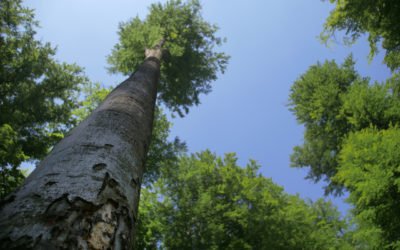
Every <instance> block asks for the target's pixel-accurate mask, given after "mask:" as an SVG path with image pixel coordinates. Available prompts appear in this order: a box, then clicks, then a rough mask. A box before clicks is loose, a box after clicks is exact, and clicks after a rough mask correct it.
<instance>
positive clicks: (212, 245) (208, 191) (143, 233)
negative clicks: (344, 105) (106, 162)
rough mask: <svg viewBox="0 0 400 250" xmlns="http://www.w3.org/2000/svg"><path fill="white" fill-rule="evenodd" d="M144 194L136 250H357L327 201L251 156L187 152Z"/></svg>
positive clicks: (343, 223)
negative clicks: (270, 173)
mask: <svg viewBox="0 0 400 250" xmlns="http://www.w3.org/2000/svg"><path fill="white" fill-rule="evenodd" d="M174 168H176V171H171V172H169V173H166V174H164V175H162V177H161V178H160V179H159V180H158V181H157V182H156V183H155V185H154V186H153V187H152V188H150V189H146V191H144V192H143V198H144V199H143V200H142V201H143V202H141V203H140V209H139V211H140V212H139V226H138V228H139V231H138V235H139V236H140V237H138V246H137V248H136V249H157V248H160V249H164V248H165V249H352V248H350V244H349V243H348V242H347V239H346V237H345V236H344V232H345V230H346V227H347V224H346V222H345V221H343V220H342V219H340V216H339V212H338V211H337V210H336V209H335V208H334V207H333V206H332V204H331V203H329V202H324V201H323V200H318V201H316V202H305V201H303V200H301V199H300V198H299V197H298V196H293V195H288V194H286V193H284V191H283V189H282V188H281V187H279V186H277V185H276V184H274V183H273V182H272V181H271V180H270V179H267V178H265V177H263V176H261V175H259V174H258V173H257V172H258V169H259V166H258V165H257V164H256V163H255V161H250V162H249V164H248V165H247V166H246V167H245V168H241V167H240V166H238V165H237V159H236V156H235V154H226V155H225V157H224V158H220V157H217V156H216V155H215V154H212V153H210V152H209V151H204V152H200V153H197V154H193V155H190V156H183V157H181V158H180V160H179V161H178V163H177V166H176V167H174Z"/></svg>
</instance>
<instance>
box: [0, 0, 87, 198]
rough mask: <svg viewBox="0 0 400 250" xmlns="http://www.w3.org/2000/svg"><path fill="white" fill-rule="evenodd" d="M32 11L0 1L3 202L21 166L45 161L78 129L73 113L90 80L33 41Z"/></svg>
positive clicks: (17, 180) (0, 172)
mask: <svg viewBox="0 0 400 250" xmlns="http://www.w3.org/2000/svg"><path fill="white" fill-rule="evenodd" d="M36 26H37V24H36V22H35V21H34V15H33V12H32V10H29V9H26V8H24V7H22V6H21V0H2V1H1V2H0V114H1V116H0V197H3V196H4V195H6V194H7V193H9V192H10V191H11V190H12V189H14V188H15V187H16V186H17V185H19V183H20V182H21V181H22V179H23V175H22V172H21V171H20V170H19V166H20V164H21V163H22V162H23V161H26V160H37V159H41V158H43V157H44V156H45V155H46V154H47V153H48V151H49V148H50V147H51V146H52V145H53V144H54V143H55V142H57V141H58V140H59V139H60V138H62V136H63V133H64V132H65V131H67V130H68V129H69V128H70V127H71V126H73V125H74V124H75V120H74V118H73V116H71V111H72V110H73V109H74V108H75V107H76V106H77V94H78V91H79V89H80V87H81V86H82V84H85V83H86V82H87V79H86V78H85V77H84V76H83V75H82V73H81V69H80V68H79V67H78V66H76V65H70V64H65V63H59V62H57V61H56V60H55V59H54V58H53V56H54V53H55V49H53V48H52V47H51V46H50V45H49V44H48V43H46V44H42V43H41V42H40V41H37V40H35V38H34V35H35V30H34V29H35V27H36Z"/></svg>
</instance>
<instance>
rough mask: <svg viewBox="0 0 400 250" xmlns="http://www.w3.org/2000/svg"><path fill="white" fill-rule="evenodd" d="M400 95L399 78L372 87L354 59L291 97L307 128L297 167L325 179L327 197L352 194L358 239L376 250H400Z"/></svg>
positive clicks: (316, 74) (327, 67)
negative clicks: (356, 66) (344, 191)
mask: <svg viewBox="0 0 400 250" xmlns="http://www.w3.org/2000/svg"><path fill="white" fill-rule="evenodd" d="M399 90H400V77H399V75H398V74H394V75H393V76H392V77H391V78H389V79H388V80H387V81H386V82H383V83H370V81H369V79H368V78H362V77H360V76H359V75H358V74H357V73H356V72H355V71H354V62H353V61H352V59H351V57H350V58H348V59H347V60H346V61H345V63H344V64H342V65H337V64H336V63H335V62H334V61H330V62H325V63H324V64H317V65H314V66H312V67H310V69H309V70H308V71H307V72H306V73H305V74H303V75H302V76H301V77H300V78H299V79H298V80H297V81H296V82H295V83H294V85H293V86H292V89H291V94H290V100H291V104H290V105H291V110H292V111H293V112H294V114H295V115H296V117H297V119H298V121H299V122H300V123H302V124H304V126H305V134H304V144H303V145H301V146H297V147H296V148H295V149H294V153H293V155H292V164H293V166H296V167H310V173H309V178H312V179H314V180H316V181H317V180H319V179H320V178H323V177H324V178H325V179H326V180H327V181H328V182H329V186H328V187H327V188H326V191H327V192H336V193H340V191H341V190H342V189H343V188H345V189H346V190H348V191H349V193H350V199H349V201H350V202H351V203H352V204H353V205H354V207H355V208H354V210H353V211H352V213H353V215H354V216H355V218H354V219H355V221H356V223H357V225H358V228H357V230H356V231H355V232H354V234H353V236H352V238H353V240H354V241H358V239H360V238H361V239H364V240H365V239H370V240H368V241H367V242H368V244H369V246H374V247H376V248H374V247H372V249H381V248H382V246H386V247H387V248H388V249H398V248H399V247H400V228H399V226H398V225H399V222H400V217H399V214H400V213H399V207H400V204H399V198H400V186H399V183H400V181H399V165H400V161H399V160H400V158H399V153H398V149H399V147H400V141H399V138H400V134H399V129H398V126H399V125H400V92H399ZM364 243H365V242H364ZM362 248H363V249H367V248H366V247H362Z"/></svg>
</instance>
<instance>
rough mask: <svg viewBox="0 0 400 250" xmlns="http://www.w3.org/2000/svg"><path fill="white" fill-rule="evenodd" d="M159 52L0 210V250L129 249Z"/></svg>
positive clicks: (60, 145)
mask: <svg viewBox="0 0 400 250" xmlns="http://www.w3.org/2000/svg"><path fill="white" fill-rule="evenodd" d="M159 50H160V49H157V50H155V51H148V52H147V53H146V54H147V58H146V60H145V61H144V63H143V64H142V65H141V66H140V67H139V69H138V70H137V71H136V72H135V73H134V74H132V75H131V76H130V77H129V78H128V79H127V80H125V81H124V82H122V83H121V84H120V85H119V86H118V87H117V88H116V89H114V90H113V91H112V92H111V93H110V94H109V96H108V97H107V98H106V100H105V101H104V102H103V103H102V104H101V105H100V106H99V107H98V108H97V109H96V110H95V111H94V112H93V113H92V114H91V115H90V116H89V117H88V118H87V119H86V120H84V121H83V122H82V123H81V124H79V126H78V127H76V128H75V129H73V130H72V131H71V132H70V133H69V134H68V135H67V136H66V137H65V138H64V139H63V140H62V141H61V142H59V143H58V144H57V145H56V146H55V147H54V148H53V150H52V151H51V153H50V154H49V155H48V156H47V157H46V158H45V159H44V160H43V161H42V162H41V163H40V164H39V166H38V167H37V168H36V169H35V170H34V172H33V173H32V174H31V175H30V176H29V177H28V178H27V179H26V181H25V183H24V184H23V186H22V187H21V188H20V189H19V190H17V191H16V192H14V193H13V194H11V195H10V196H8V197H7V198H6V200H3V201H2V203H1V204H0V249H132V245H133V240H134V236H133V235H134V230H135V228H134V225H135V221H136V216H137V209H138V202H139V194H140V184H141V180H142V176H143V171H144V169H143V168H144V161H145V156H146V154H147V149H148V146H149V143H150V139H151V131H152V124H153V112H154V105H155V100H156V94H157V83H158V80H159V75H160V56H161V53H160V52H159Z"/></svg>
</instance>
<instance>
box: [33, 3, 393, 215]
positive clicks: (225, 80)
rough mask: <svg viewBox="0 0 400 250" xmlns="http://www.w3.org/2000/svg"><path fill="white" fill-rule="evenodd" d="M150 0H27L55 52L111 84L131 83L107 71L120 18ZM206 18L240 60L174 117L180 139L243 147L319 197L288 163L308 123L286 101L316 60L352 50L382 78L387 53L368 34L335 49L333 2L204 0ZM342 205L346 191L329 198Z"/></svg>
mask: <svg viewBox="0 0 400 250" xmlns="http://www.w3.org/2000/svg"><path fill="white" fill-rule="evenodd" d="M152 2H155V1H150V0H113V1H110V0H28V1H26V5H28V6H29V7H31V8H34V9H35V10H36V11H35V12H36V18H37V20H39V22H40V26H41V28H40V29H39V30H38V34H37V38H39V39H41V40H43V41H46V42H50V43H51V44H52V45H53V46H55V45H56V46H57V48H58V50H57V56H56V57H57V58H58V59H59V60H60V61H66V62H68V63H73V62H75V63H77V64H78V65H80V66H83V67H84V68H85V71H86V74H87V75H88V76H89V78H90V79H91V80H92V81H97V82H100V83H101V84H103V85H104V86H110V85H114V86H115V85H116V84H118V83H120V82H122V81H123V80H124V77H123V76H121V75H109V74H108V73H107V70H106V67H107V62H106V56H107V55H108V54H109V53H110V51H111V49H112V47H113V46H114V44H115V43H116V42H117V41H118V36H117V29H118V24H119V23H120V22H122V21H127V20H129V19H130V18H132V17H134V16H136V15H139V16H140V17H145V15H146V13H147V7H148V6H149V5H150V4H151V3H152ZM201 2H202V4H203V16H204V18H205V19H206V20H208V21H210V22H211V23H216V24H218V26H219V27H220V31H219V35H220V36H223V37H226V38H227V40H228V41H227V43H226V44H224V45H223V46H222V47H221V50H223V51H225V52H227V53H228V54H229V55H230V56H231V57H232V58H231V60H230V64H229V66H228V68H227V71H226V73H225V74H224V75H220V77H219V79H218V80H217V81H216V82H215V83H214V89H213V92H212V93H211V94H209V95H207V96H203V97H202V98H201V102H202V104H201V105H200V106H198V107H194V108H192V109H191V110H190V113H189V114H188V115H187V116H186V117H184V118H175V119H173V120H172V122H173V123H174V127H173V129H172V136H179V137H180V138H181V139H183V140H185V141H186V142H187V144H188V146H189V150H190V152H197V151H200V150H205V149H210V150H211V151H213V152H216V153H217V154H219V155H223V154H224V153H226V152H236V153H237V156H238V157H239V162H240V163H241V164H242V165H244V164H245V163H246V162H247V161H248V159H249V158H252V159H255V160H256V161H257V162H258V163H259V164H260V165H261V166H262V168H261V172H262V173H263V174H264V175H265V176H267V177H271V178H272V179H273V181H274V182H276V183H278V184H279V185H282V186H283V187H284V188H285V190H286V191H287V192H289V193H292V194H295V193H298V194H299V195H300V196H301V197H303V198H306V197H307V198H311V199H313V200H315V199H317V198H319V197H322V196H323V190H322V186H323V184H321V183H320V184H314V183H312V182H311V181H308V180H304V177H305V175H306V173H307V170H306V169H294V168H290V167H289V165H290V161H289V156H290V153H291V151H292V148H293V147H294V146H295V145H299V144H301V143H302V138H303V134H302V133H303V128H302V126H300V125H299V124H297V122H296V120H295V117H294V116H293V115H292V114H291V113H290V111H289V110H288V108H287V103H288V95H289V90H290V86H291V85H292V84H293V82H294V81H295V80H296V79H297V78H298V77H299V76H300V75H301V74H302V73H304V72H305V71H306V70H307V68H308V67H309V66H311V65H312V64H315V63H316V62H317V61H324V60H327V59H328V60H331V59H335V60H336V61H337V62H339V63H341V62H343V60H344V58H345V57H346V56H347V55H348V54H350V53H353V56H354V58H355V60H356V62H357V64H356V68H357V70H358V71H359V72H360V74H361V75H363V76H370V77H371V78H372V79H374V80H378V81H382V80H384V79H385V78H386V77H387V76H388V75H389V70H388V69H387V68H386V67H385V66H384V65H383V64H382V55H378V56H377V57H376V58H375V59H374V60H373V61H372V62H370V63H368V60H367V56H368V52H369V47H368V44H367V43H366V41H365V39H364V40H360V41H359V42H358V43H357V44H356V45H354V46H352V47H346V46H344V45H343V44H341V43H340V38H338V43H337V44H335V45H333V46H331V47H330V48H328V47H326V46H325V45H323V44H321V43H320V41H319V40H318V38H317V37H318V35H319V34H320V32H321V30H322V28H323V23H324V20H325V19H326V17H327V16H328V14H329V11H330V10H331V9H332V6H331V5H330V4H329V3H328V2H327V1H324V2H322V1H318V0H303V1H293V0H292V1H289V0H248V1H239V0H218V1H215V0H202V1H201ZM327 199H332V200H333V202H334V203H335V204H337V205H338V206H339V208H340V210H341V211H345V210H346V209H347V208H348V206H347V205H345V204H343V201H342V198H334V197H328V198H327Z"/></svg>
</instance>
